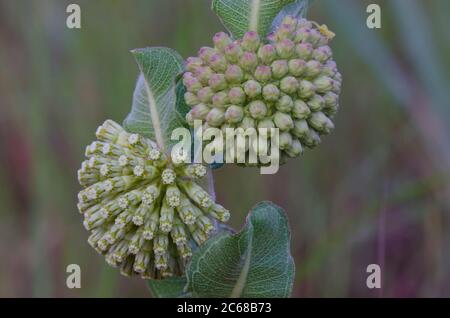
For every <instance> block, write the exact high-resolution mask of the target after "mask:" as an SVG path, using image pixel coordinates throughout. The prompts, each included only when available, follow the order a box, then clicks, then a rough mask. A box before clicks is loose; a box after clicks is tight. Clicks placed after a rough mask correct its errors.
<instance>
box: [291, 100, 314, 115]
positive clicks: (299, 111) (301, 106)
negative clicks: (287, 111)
mask: <svg viewBox="0 0 450 318" xmlns="http://www.w3.org/2000/svg"><path fill="white" fill-rule="evenodd" d="M309 114H311V110H310V109H309V107H308V105H306V103H305V102H304V101H302V100H300V99H297V100H296V101H295V102H294V107H293V109H292V116H294V118H297V119H306V118H308V116H309Z"/></svg>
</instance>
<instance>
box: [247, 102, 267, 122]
mask: <svg viewBox="0 0 450 318" xmlns="http://www.w3.org/2000/svg"><path fill="white" fill-rule="evenodd" d="M248 111H249V112H250V115H251V116H252V117H253V118H254V119H263V118H264V117H265V116H266V115H267V106H266V104H264V102H262V101H259V100H257V101H253V102H251V103H250V104H249V105H248Z"/></svg>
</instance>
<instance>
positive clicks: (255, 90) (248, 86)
mask: <svg viewBox="0 0 450 318" xmlns="http://www.w3.org/2000/svg"><path fill="white" fill-rule="evenodd" d="M244 91H245V94H247V96H248V97H250V98H255V97H258V96H259V95H261V91H262V87H261V84H259V83H258V82H257V81H254V80H250V81H247V82H245V83H244Z"/></svg>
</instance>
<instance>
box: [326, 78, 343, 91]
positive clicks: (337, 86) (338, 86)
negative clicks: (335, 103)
mask: <svg viewBox="0 0 450 318" xmlns="http://www.w3.org/2000/svg"><path fill="white" fill-rule="evenodd" d="M332 83H333V85H332V91H333V92H334V93H336V94H340V93H341V86H342V84H341V82H340V81H333V82H332ZM324 86H325V85H324Z"/></svg>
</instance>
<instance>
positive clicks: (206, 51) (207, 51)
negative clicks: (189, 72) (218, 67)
mask: <svg viewBox="0 0 450 318" xmlns="http://www.w3.org/2000/svg"><path fill="white" fill-rule="evenodd" d="M214 53H217V51H216V50H215V49H213V48H210V47H206V46H204V47H202V48H201V49H200V50H199V51H198V56H199V57H200V59H201V60H202V61H203V62H204V63H209V59H210V58H211V56H212V55H213V54H214Z"/></svg>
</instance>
